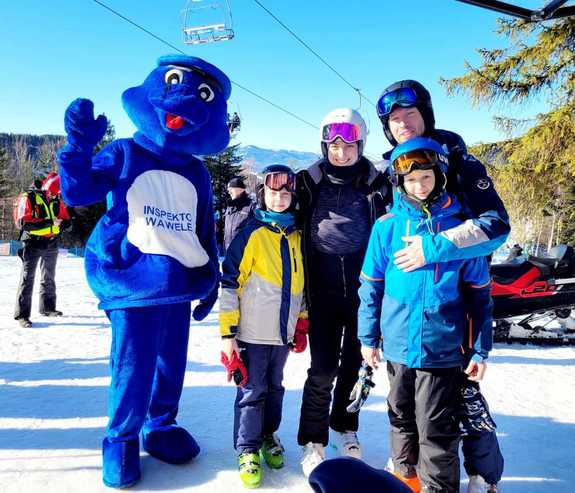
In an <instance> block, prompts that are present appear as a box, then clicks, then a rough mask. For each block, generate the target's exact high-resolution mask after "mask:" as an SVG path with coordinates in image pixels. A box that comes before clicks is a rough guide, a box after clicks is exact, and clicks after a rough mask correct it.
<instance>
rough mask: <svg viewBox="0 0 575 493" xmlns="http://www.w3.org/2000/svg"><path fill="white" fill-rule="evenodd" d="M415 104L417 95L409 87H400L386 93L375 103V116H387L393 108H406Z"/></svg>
mask: <svg viewBox="0 0 575 493" xmlns="http://www.w3.org/2000/svg"><path fill="white" fill-rule="evenodd" d="M416 104H417V93H416V92H415V91H414V90H413V89H412V88H411V87H401V88H400V89H396V90H395V91H391V92H388V93H386V94H384V95H383V96H381V97H380V98H379V101H378V102H377V114H378V115H379V116H380V117H382V116H388V115H389V114H390V113H391V112H392V110H393V108H394V107H395V106H401V107H403V108H407V107H409V106H415V105H416Z"/></svg>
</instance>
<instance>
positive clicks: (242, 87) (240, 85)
mask: <svg viewBox="0 0 575 493" xmlns="http://www.w3.org/2000/svg"><path fill="white" fill-rule="evenodd" d="M92 1H93V2H95V3H97V4H98V5H100V6H101V7H103V8H105V9H107V10H109V11H110V12H112V13H113V14H114V15H117V16H118V17H120V18H121V19H123V20H125V21H126V22H129V23H130V24H132V25H133V26H134V27H137V28H138V29H140V30H141V31H144V32H145V33H146V34H148V35H150V36H152V37H153V38H154V39H156V40H158V41H160V42H161V43H164V44H165V45H166V46H169V47H170V48H172V49H173V50H176V51H177V52H178V53H181V54H182V55H187V53H186V52H185V51H183V50H181V49H180V48H178V47H177V46H174V45H173V44H171V43H170V42H168V41H166V40H165V39H163V38H161V37H160V36H158V35H156V34H154V33H153V32H151V31H150V30H148V29H146V28H145V27H143V26H141V25H140V24H138V23H137V22H134V21H133V20H131V19H129V18H128V17H126V16H125V15H123V14H121V13H120V12H118V11H116V10H114V9H113V8H111V7H109V6H108V5H106V4H105V3H103V2H101V1H100V0H92ZM230 81H231V83H232V84H233V85H234V86H237V87H239V88H240V89H243V90H244V91H246V92H247V93H249V94H251V95H252V96H254V97H256V98H258V99H259V100H261V101H263V102H265V103H267V104H269V105H270V106H273V107H274V108H276V109H278V110H280V111H282V112H284V113H285V114H287V115H289V116H291V117H292V118H295V119H296V120H299V121H300V122H302V123H305V124H306V125H309V126H310V127H312V128H314V129H316V130H317V129H319V127H318V126H317V125H314V124H313V123H310V122H308V121H307V120H304V119H303V118H301V117H299V116H298V115H296V114H295V113H292V112H291V111H289V110H287V109H285V108H284V107H282V106H280V105H278V104H276V103H274V102H272V101H270V100H269V99H267V98H265V97H263V96H260V95H259V94H258V93H256V92H254V91H252V90H251V89H248V88H247V87H245V86H243V85H242V84H240V83H239V82H235V81H233V80H230Z"/></svg>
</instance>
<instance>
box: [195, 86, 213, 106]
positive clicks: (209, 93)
mask: <svg viewBox="0 0 575 493" xmlns="http://www.w3.org/2000/svg"><path fill="white" fill-rule="evenodd" d="M198 95H199V96H200V98H201V99H202V100H203V101H205V102H206V103H209V102H210V101H212V100H213V99H214V96H215V95H214V91H213V90H212V88H211V87H210V86H208V85H207V84H200V85H199V86H198Z"/></svg>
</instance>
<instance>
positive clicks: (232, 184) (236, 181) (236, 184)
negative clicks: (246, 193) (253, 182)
mask: <svg viewBox="0 0 575 493" xmlns="http://www.w3.org/2000/svg"><path fill="white" fill-rule="evenodd" d="M228 188H243V189H245V188H246V184H245V183H244V180H243V178H242V177H241V176H234V177H233V178H232V179H231V180H230V181H229V182H228Z"/></svg>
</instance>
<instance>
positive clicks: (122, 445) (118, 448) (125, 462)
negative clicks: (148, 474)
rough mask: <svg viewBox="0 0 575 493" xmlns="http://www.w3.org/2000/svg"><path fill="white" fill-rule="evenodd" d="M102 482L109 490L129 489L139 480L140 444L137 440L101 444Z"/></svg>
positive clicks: (106, 441)
mask: <svg viewBox="0 0 575 493" xmlns="http://www.w3.org/2000/svg"><path fill="white" fill-rule="evenodd" d="M102 457H103V463H104V468H103V480H104V484H105V485H106V486H109V487H110V488H129V487H130V486H133V485H135V484H136V483H137V482H138V481H139V480H140V476H141V475H140V444H139V443H138V440H129V441H127V442H111V441H110V440H109V439H108V438H106V439H104V442H103V443H102Z"/></svg>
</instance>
